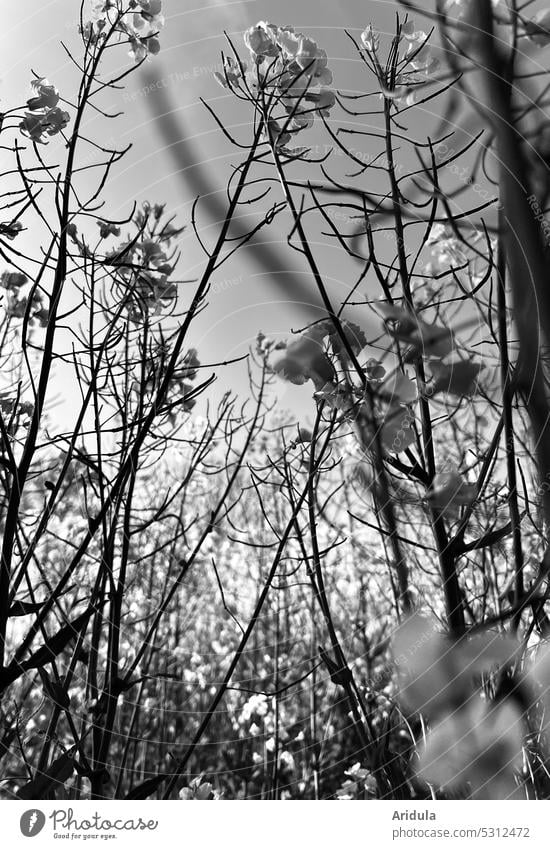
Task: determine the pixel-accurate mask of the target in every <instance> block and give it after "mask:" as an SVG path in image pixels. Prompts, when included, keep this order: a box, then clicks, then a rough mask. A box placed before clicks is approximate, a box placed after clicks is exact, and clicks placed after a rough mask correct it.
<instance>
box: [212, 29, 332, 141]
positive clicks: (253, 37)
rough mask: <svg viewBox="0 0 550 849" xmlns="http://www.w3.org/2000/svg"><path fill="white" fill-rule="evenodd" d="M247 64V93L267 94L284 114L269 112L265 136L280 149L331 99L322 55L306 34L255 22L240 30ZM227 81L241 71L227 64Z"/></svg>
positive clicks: (328, 105)
mask: <svg viewBox="0 0 550 849" xmlns="http://www.w3.org/2000/svg"><path fill="white" fill-rule="evenodd" d="M244 42H245V44H246V46H247V47H248V50H249V52H250V58H251V60H252V63H253V68H252V69H251V70H250V71H249V72H248V74H247V83H248V87H249V89H250V90H251V91H253V92H259V91H260V90H261V91H264V92H269V93H270V94H273V95H274V96H275V99H276V103H277V105H278V106H281V107H283V109H284V114H281V115H273V116H272V117H271V118H270V121H269V126H268V135H269V138H270V140H271V141H272V142H273V143H274V144H275V145H276V146H277V147H279V148H283V147H284V146H285V145H286V144H287V143H288V142H289V141H290V139H291V138H292V136H293V135H295V134H296V133H298V132H300V131H301V130H304V129H307V128H309V127H311V126H312V125H313V122H314V117H315V115H316V114H317V115H322V116H325V117H326V116H328V115H329V114H330V110H331V109H332V107H333V106H334V104H335V103H336V96H335V93H334V91H333V90H332V89H331V88H330V85H331V84H332V72H331V71H330V69H329V68H328V60H327V54H326V52H325V51H324V50H322V49H321V48H320V47H319V46H318V45H317V43H316V42H315V41H314V40H313V39H312V38H310V37H309V36H306V35H304V34H303V33H301V32H295V31H294V29H293V28H292V27H288V26H287V27H278V26H275V25H274V24H271V23H267V22H265V21H260V22H259V23H258V24H256V26H253V27H250V29H248V30H247V31H246V32H245V34H244ZM229 70H230V73H231V74H232V79H228V73H227V67H226V80H225V81H224V82H226V81H227V82H230V83H233V80H235V81H238V79H239V74H240V73H242V69H241V67H239V66H235V65H232V66H230V69H229Z"/></svg>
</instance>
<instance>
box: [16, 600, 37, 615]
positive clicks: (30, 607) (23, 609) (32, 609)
mask: <svg viewBox="0 0 550 849" xmlns="http://www.w3.org/2000/svg"><path fill="white" fill-rule="evenodd" d="M43 604H44V602H43V601H18V600H16V601H14V602H13V604H12V606H11V607H10V609H9V615H10V616H28V615H29V614H31V613H38V611H39V610H40V608H41V607H42V605H43Z"/></svg>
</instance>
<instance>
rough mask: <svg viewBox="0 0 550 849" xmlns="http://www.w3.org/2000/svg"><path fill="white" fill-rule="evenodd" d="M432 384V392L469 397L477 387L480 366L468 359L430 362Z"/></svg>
mask: <svg viewBox="0 0 550 849" xmlns="http://www.w3.org/2000/svg"><path fill="white" fill-rule="evenodd" d="M430 369H431V372H432V377H433V378H434V384H433V387H432V394H435V393H437V392H446V393H447V394H449V395H456V396H457V397H459V398H461V397H464V398H470V397H471V396H472V395H473V394H474V393H475V391H476V389H477V379H478V377H479V373H480V371H481V369H482V366H481V365H480V364H479V363H472V362H470V360H454V361H453V362H449V363H442V362H437V361H433V362H431V363H430Z"/></svg>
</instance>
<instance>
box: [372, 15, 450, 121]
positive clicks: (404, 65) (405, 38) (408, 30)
mask: <svg viewBox="0 0 550 849" xmlns="http://www.w3.org/2000/svg"><path fill="white" fill-rule="evenodd" d="M429 38H430V36H429V34H428V33H426V32H424V30H416V29H415V26H414V21H412V20H406V21H405V23H403V24H401V27H400V30H399V40H400V41H401V42H403V43H404V44H406V50H405V52H404V53H402V54H401V55H400V56H399V57H398V59H397V62H398V67H397V68H396V71H397V73H396V74H395V82H394V84H393V86H392V88H391V89H390V88H388V87H387V84H386V79H385V77H384V78H383V79H382V78H381V79H380V83H381V88H382V91H381V97H385V98H387V99H389V100H392V101H394V102H395V103H396V105H399V106H404V107H406V106H411V105H412V104H413V103H414V101H415V96H416V89H417V88H419V87H421V86H422V85H425V84H426V82H428V79H427V77H429V75H430V74H433V73H434V72H435V71H437V69H438V68H439V60H438V59H437V58H434V57H433V55H432V51H431V48H430V46H429V44H428V42H429ZM361 43H362V45H363V48H364V50H365V51H366V53H367V55H370V56H371V57H375V56H376V54H377V52H378V51H379V49H380V36H379V34H378V33H376V32H375V31H374V30H373V27H372V24H369V25H368V26H367V28H366V29H365V30H364V31H363V32H362V33H361ZM378 67H380V65H379V64H378Z"/></svg>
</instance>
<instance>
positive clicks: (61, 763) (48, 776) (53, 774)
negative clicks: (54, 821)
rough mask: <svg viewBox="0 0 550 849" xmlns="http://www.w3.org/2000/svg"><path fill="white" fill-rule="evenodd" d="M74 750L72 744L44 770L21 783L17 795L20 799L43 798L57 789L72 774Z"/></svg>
mask: <svg viewBox="0 0 550 849" xmlns="http://www.w3.org/2000/svg"><path fill="white" fill-rule="evenodd" d="M75 751H76V747H75V746H73V748H72V749H70V750H69V751H68V752H64V754H62V755H61V757H59V758H57V759H56V760H55V761H53V763H52V764H51V766H49V767H48V769H47V770H46V771H45V772H43V773H40V775H36V776H35V777H34V778H33V779H32V781H29V782H28V783H27V784H25V785H23V787H21V788H20V789H19V790H18V792H17V796H18V797H19V798H20V799H45V798H46V795H47V794H49V793H51V792H55V791H56V790H57V789H59V786H60V785H61V784H64V783H65V782H66V781H68V780H69V778H70V777H71V775H72V774H73V770H74V756H75Z"/></svg>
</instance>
